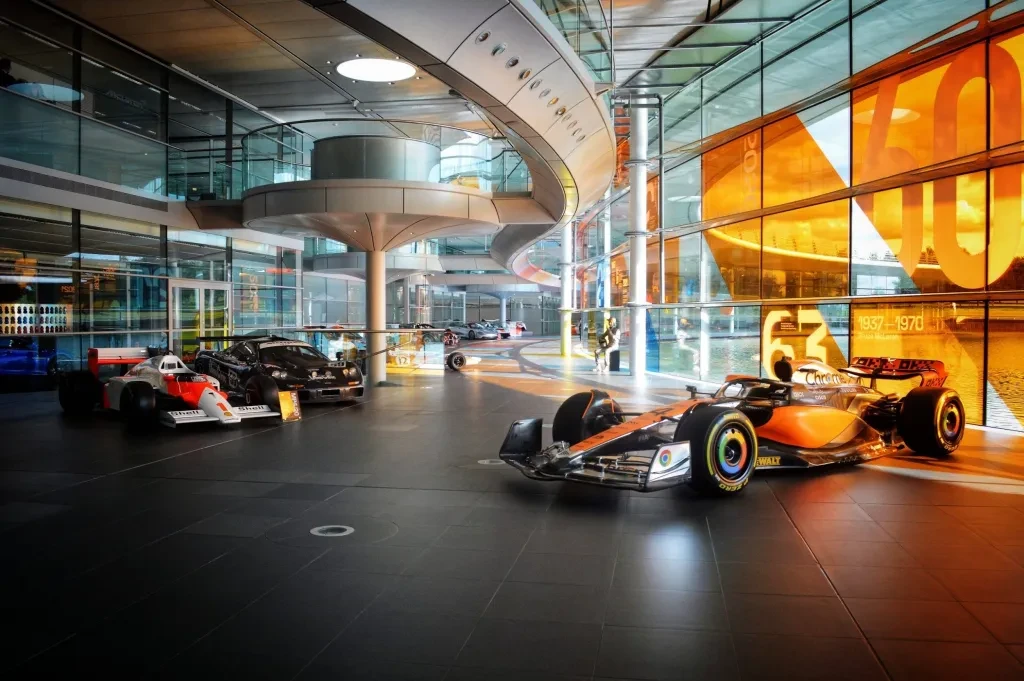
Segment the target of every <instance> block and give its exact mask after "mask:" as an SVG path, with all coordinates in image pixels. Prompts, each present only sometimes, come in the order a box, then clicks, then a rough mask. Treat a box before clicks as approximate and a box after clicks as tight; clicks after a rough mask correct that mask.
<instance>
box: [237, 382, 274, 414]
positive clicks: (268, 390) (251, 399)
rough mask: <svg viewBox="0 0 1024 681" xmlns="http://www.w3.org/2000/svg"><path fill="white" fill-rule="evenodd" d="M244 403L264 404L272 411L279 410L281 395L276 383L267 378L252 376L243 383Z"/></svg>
mask: <svg viewBox="0 0 1024 681" xmlns="http://www.w3.org/2000/svg"><path fill="white" fill-rule="evenodd" d="M245 403H246V404H247V405H250V406H251V405H258V404H265V405H267V406H268V407H270V408H271V409H273V410H274V411H280V410H281V394H280V390H279V389H278V387H277V383H275V382H274V379H272V378H270V377H269V376H253V377H252V378H250V379H249V380H248V381H246V383H245Z"/></svg>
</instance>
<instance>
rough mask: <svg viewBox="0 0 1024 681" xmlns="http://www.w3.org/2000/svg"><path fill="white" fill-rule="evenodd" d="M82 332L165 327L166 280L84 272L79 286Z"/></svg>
mask: <svg viewBox="0 0 1024 681" xmlns="http://www.w3.org/2000/svg"><path fill="white" fill-rule="evenodd" d="M78 305H79V315H80V320H81V330H83V331H128V330H133V329H143V330H152V329H166V328H167V281H166V280H165V279H160V278H156V277H136V276H124V275H120V274H112V273H107V272H102V273H101V272H83V273H82V274H81V276H80V283H79V287H78Z"/></svg>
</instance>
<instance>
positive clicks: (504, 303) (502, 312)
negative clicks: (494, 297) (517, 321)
mask: <svg viewBox="0 0 1024 681" xmlns="http://www.w3.org/2000/svg"><path fill="white" fill-rule="evenodd" d="M507 307H508V299H507V298H505V296H498V323H499V324H501V325H502V326H505V324H507V323H508V310H507V309H506V308H507Z"/></svg>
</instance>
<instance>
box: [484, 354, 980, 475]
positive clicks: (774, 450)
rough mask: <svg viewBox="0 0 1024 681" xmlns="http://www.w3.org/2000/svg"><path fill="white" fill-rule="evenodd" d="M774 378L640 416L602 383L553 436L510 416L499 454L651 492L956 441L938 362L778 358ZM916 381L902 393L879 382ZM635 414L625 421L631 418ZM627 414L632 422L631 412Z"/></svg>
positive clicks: (535, 467)
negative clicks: (547, 440) (843, 363)
mask: <svg viewBox="0 0 1024 681" xmlns="http://www.w3.org/2000/svg"><path fill="white" fill-rule="evenodd" d="M774 368H775V374H776V375H777V376H778V377H779V378H780V379H781V380H773V379H767V378H758V377H756V376H729V377H727V378H726V382H725V383H724V384H723V385H722V387H721V388H720V389H719V390H718V391H717V392H715V393H714V394H713V395H709V396H706V397H698V394H697V392H696V390H695V389H693V388H690V398H689V399H685V400H682V401H680V402H676V403H674V404H670V405H668V406H665V407H661V408H659V409H655V410H653V411H649V412H645V413H637V414H630V413H626V412H624V411H622V409H621V408H620V407H619V405H618V404H617V403H616V402H615V400H614V399H612V398H611V397H609V396H608V395H607V394H606V393H603V392H601V391H599V390H591V391H590V392H585V393H578V394H576V395H573V396H572V397H570V398H568V399H567V400H566V401H565V402H563V403H562V405H561V406H560V407H559V408H558V411H557V413H556V414H555V420H554V423H553V427H552V435H553V438H554V444H552V445H551V446H549V447H547V448H543V447H542V445H541V433H542V426H543V423H542V419H526V420H522V421H516V422H515V423H513V424H512V427H511V428H510V429H509V431H508V435H506V437H505V442H504V443H503V444H502V447H501V452H500V456H501V458H502V460H504V461H505V462H506V463H508V464H510V465H512V466H514V467H515V468H518V469H519V470H520V471H522V472H523V474H525V475H526V476H527V477H529V478H533V479H536V480H570V481H576V482H587V483H592V484H597V485H606V486H608V487H618V488H623V489H631V490H638V491H641V492H651V491H655V490H659V489H664V488H666V487H672V486H674V485H678V484H681V483H689V484H690V485H691V486H693V487H695V488H697V489H698V490H700V491H703V492H714V493H724V494H730V493H736V492H739V491H740V490H742V489H743V488H744V487H745V486H746V484H747V483H748V482H749V481H750V478H751V476H752V475H753V473H754V469H755V468H809V467H812V466H820V465H824V464H831V463H858V462H861V461H868V460H870V459H875V458H878V457H881V456H887V455H890V454H895V453H898V452H907V451H908V450H912V451H914V452H916V453H918V454H925V455H930V456H946V455H948V454H950V453H951V452H953V451H954V450H956V448H957V447H958V446H959V445H960V441H961V440H962V439H963V435H964V427H965V418H964V405H963V402H962V401H961V400H960V396H959V395H957V393H956V391H954V390H952V389H950V388H945V387H943V383H944V382H945V380H946V371H945V367H944V366H943V364H942V362H940V361H937V360H917V359H888V358H879V357H857V358H854V359H853V361H852V362H851V364H850V367H849V368H846V369H838V370H837V369H833V368H832V367H830V366H828V365H826V364H824V363H823V362H819V361H818V360H807V359H805V360H797V361H790V360H788V359H783V360H780V361H779V362H776V363H775V367H774ZM880 380H881V381H884V382H889V381H911V380H913V381H917V382H918V384H917V385H916V386H915V387H913V388H912V389H911V390H910V392H909V393H907V394H906V395H905V396H903V397H898V396H897V395H896V394H892V393H885V392H882V391H881V390H879V387H878V382H879V381H880ZM630 417H632V418H630ZM627 419H628V420H627Z"/></svg>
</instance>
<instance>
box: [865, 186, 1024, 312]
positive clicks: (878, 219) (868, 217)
mask: <svg viewBox="0 0 1024 681" xmlns="http://www.w3.org/2000/svg"><path fill="white" fill-rule="evenodd" d="M1018 182H1019V180H1018ZM985 204H986V202H985V172H984V171H982V172H978V173H971V174H969V175H961V176H959V177H951V178H944V179H942V180H937V181H935V182H925V183H923V184H916V185H909V186H907V187H901V188H898V189H891V190H888V191H884V192H878V193H876V194H867V195H864V196H859V197H857V198H856V200H855V204H854V214H853V268H852V269H853V294H854V295H873V294H913V293H944V292H949V291H960V290H971V289H980V288H982V287H984V283H985V223H986V216H985ZM1018 231H1019V225H1018ZM1004 269H1005V268H1004Z"/></svg>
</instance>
